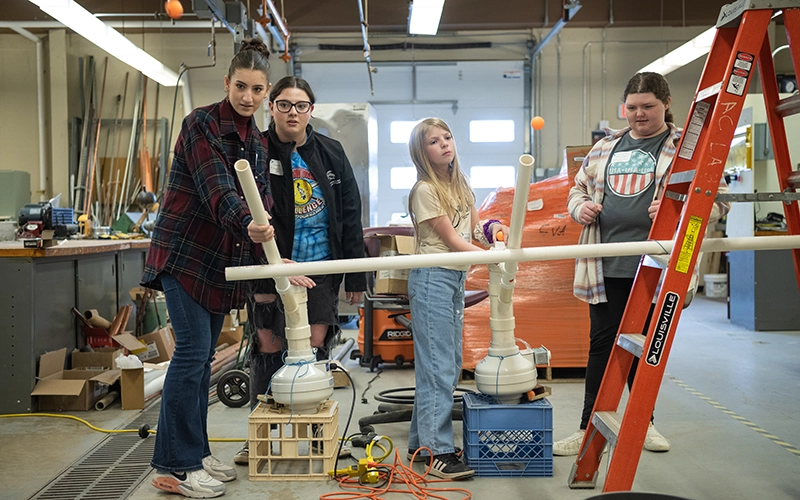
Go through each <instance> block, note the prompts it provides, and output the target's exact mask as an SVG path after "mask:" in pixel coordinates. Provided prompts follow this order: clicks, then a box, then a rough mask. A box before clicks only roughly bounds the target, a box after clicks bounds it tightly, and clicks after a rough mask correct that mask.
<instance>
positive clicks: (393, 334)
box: [380, 330, 412, 340]
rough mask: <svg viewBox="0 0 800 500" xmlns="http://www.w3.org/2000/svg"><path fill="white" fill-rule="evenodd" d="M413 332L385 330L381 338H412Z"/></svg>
mask: <svg viewBox="0 0 800 500" xmlns="http://www.w3.org/2000/svg"><path fill="white" fill-rule="evenodd" d="M411 338H412V337H411V332H410V331H408V330H384V331H383V333H382V334H381V338H380V340H411Z"/></svg>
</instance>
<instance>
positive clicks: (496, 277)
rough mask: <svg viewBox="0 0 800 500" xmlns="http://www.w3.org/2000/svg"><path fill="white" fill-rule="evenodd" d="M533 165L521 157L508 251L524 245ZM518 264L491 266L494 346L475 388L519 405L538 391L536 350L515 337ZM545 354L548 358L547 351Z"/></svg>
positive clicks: (497, 244) (481, 365) (477, 375)
mask: <svg viewBox="0 0 800 500" xmlns="http://www.w3.org/2000/svg"><path fill="white" fill-rule="evenodd" d="M533 163H534V158H533V156H531V155H527V154H525V155H522V156H520V157H519V167H518V168H517V184H516V187H515V189H514V201H513V204H512V206H511V227H510V228H509V232H510V234H509V235H508V236H507V238H508V249H509V250H517V249H519V248H520V246H521V244H522V231H523V226H524V224H525V214H526V213H527V202H528V193H529V191H530V179H531V174H532V173H533ZM504 249H505V244H504V243H503V242H502V241H499V242H495V246H494V248H493V250H504ZM517 264H518V262H517V261H515V260H509V261H505V262H500V263H493V264H489V300H490V304H491V314H490V317H489V326H490V328H491V330H492V342H491V344H490V345H489V353H488V355H487V356H486V357H485V358H483V360H481V362H480V363H478V365H477V366H476V367H475V384H476V385H477V387H478V390H479V391H480V392H482V393H484V394H488V395H491V396H494V397H495V398H496V399H497V400H499V401H500V402H501V403H504V404H514V403H519V402H520V398H521V396H522V395H523V394H524V393H526V392H528V391H531V390H533V388H534V387H536V365H535V364H534V350H532V349H531V348H530V346H528V347H527V348H526V349H525V351H520V349H519V347H518V346H517V342H516V339H515V337H514V329H515V320H514V304H513V295H514V287H515V285H516V276H517V268H518V266H517ZM545 353H546V355H547V356H548V357H549V353H547V351H546V350H545Z"/></svg>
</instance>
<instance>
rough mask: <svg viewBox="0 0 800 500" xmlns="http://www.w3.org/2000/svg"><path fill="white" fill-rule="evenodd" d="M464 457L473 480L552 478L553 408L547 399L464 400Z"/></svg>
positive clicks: (474, 395) (478, 396)
mask: <svg viewBox="0 0 800 500" xmlns="http://www.w3.org/2000/svg"><path fill="white" fill-rule="evenodd" d="M463 407H464V411H463V437H464V457H465V462H466V464H467V465H469V466H470V467H472V469H473V470H475V475H476V476H501V477H552V475H553V406H552V405H551V404H550V402H549V401H547V399H539V400H537V401H525V402H523V403H520V404H516V405H515V404H502V403H499V402H497V400H496V399H495V398H493V397H492V396H488V395H486V394H479V393H467V394H464V396H463Z"/></svg>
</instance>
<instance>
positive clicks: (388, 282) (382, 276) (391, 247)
mask: <svg viewBox="0 0 800 500" xmlns="http://www.w3.org/2000/svg"><path fill="white" fill-rule="evenodd" d="M378 239H379V240H380V242H381V250H380V256H381V257H392V256H395V255H413V254H414V237H413V236H398V235H379V236H378ZM408 273H409V270H408V269H392V270H387V271H378V272H377V273H375V293H391V294H398V295H407V294H408Z"/></svg>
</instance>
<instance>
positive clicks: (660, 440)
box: [644, 422, 669, 452]
mask: <svg viewBox="0 0 800 500" xmlns="http://www.w3.org/2000/svg"><path fill="white" fill-rule="evenodd" d="M644 449H645V450H647V451H661V452H664V451H669V441H667V438H665V437H664V436H662V435H661V433H660V432H658V430H656V427H655V426H654V425H653V423H652V422H650V425H648V426H647V436H646V437H645V438H644Z"/></svg>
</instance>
